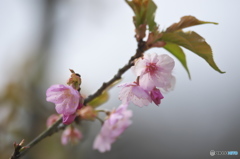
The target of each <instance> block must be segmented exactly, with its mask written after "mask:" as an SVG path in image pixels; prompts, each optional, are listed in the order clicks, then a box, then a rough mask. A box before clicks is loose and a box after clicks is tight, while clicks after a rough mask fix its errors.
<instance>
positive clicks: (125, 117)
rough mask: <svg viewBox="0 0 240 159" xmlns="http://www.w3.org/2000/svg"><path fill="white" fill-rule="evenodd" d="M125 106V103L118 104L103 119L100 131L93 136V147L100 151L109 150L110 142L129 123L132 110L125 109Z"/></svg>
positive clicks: (113, 140) (114, 139)
mask: <svg viewBox="0 0 240 159" xmlns="http://www.w3.org/2000/svg"><path fill="white" fill-rule="evenodd" d="M127 106H128V105H127V104H123V105H120V106H119V107H118V109H116V110H114V111H113V112H112V113H111V114H110V116H109V118H108V119H107V120H105V122H104V124H103V126H102V128H101V131H100V133H99V134H98V135H97V137H96V138H95V141H94V144H93V149H97V150H99V151H100V152H106V151H110V149H111V144H112V143H113V142H115V141H116V138H117V137H118V136H120V135H121V134H122V133H123V132H124V131H125V130H126V128H128V127H129V126H130V125H131V123H132V121H131V120H130V118H131V117H132V111H131V110H127Z"/></svg>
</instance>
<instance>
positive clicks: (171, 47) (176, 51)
mask: <svg viewBox="0 0 240 159" xmlns="http://www.w3.org/2000/svg"><path fill="white" fill-rule="evenodd" d="M164 49H166V50H167V51H169V52H170V53H171V54H173V55H174V56H175V57H176V58H177V59H178V60H179V61H180V62H181V64H182V65H183V67H184V68H185V70H186V71H187V73H188V77H189V79H191V75H190V72H189V70H188V67H187V60H186V56H185V54H184V52H183V50H182V48H181V47H180V46H178V45H177V44H173V43H170V42H167V44H166V45H165V46H164Z"/></svg>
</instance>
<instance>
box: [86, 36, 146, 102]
mask: <svg viewBox="0 0 240 159" xmlns="http://www.w3.org/2000/svg"><path fill="white" fill-rule="evenodd" d="M144 51H146V42H145V41H143V40H139V42H138V48H137V50H136V54H135V55H134V56H132V57H131V58H130V59H129V61H128V63H127V64H126V65H125V66H124V67H122V68H121V69H119V70H118V72H117V74H116V75H115V76H114V77H113V78H112V79H110V80H109V81H108V82H105V83H103V84H102V86H101V87H100V88H99V89H98V90H97V91H96V92H95V93H94V94H92V95H90V96H88V97H87V98H86V99H85V100H84V105H86V104H87V103H89V102H90V101H92V100H93V99H94V98H96V97H98V96H99V95H101V94H102V93H103V91H104V90H105V89H106V88H107V87H109V86H110V85H111V84H113V83H114V82H115V81H117V80H119V79H121V77H122V75H123V74H124V73H125V72H126V71H127V70H128V69H129V68H131V67H132V66H133V65H134V60H135V59H137V58H139V57H141V56H142V55H143V53H144Z"/></svg>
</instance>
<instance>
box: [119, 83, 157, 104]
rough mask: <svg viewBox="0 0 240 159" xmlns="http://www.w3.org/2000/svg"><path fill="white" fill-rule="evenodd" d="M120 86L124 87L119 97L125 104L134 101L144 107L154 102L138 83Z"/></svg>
mask: <svg viewBox="0 0 240 159" xmlns="http://www.w3.org/2000/svg"><path fill="white" fill-rule="evenodd" d="M119 87H122V89H121V90H120V93H119V96H118V97H119V99H120V100H121V101H122V102H123V104H127V103H129V102H132V103H133V104H135V105H137V106H139V107H143V106H147V105H148V104H149V103H151V102H152V100H151V97H150V95H149V93H148V92H147V91H146V90H144V89H143V88H142V87H140V86H139V85H138V84H136V83H125V84H122V85H119Z"/></svg>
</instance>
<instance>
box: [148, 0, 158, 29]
mask: <svg viewBox="0 0 240 159" xmlns="http://www.w3.org/2000/svg"><path fill="white" fill-rule="evenodd" d="M156 10H157V5H156V4H155V3H154V2H153V1H152V0H149V2H148V6H147V13H146V20H147V24H148V26H149V30H150V31H153V30H154V29H155V27H156V26H157V24H156V22H155V21H154V19H155V13H156Z"/></svg>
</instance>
